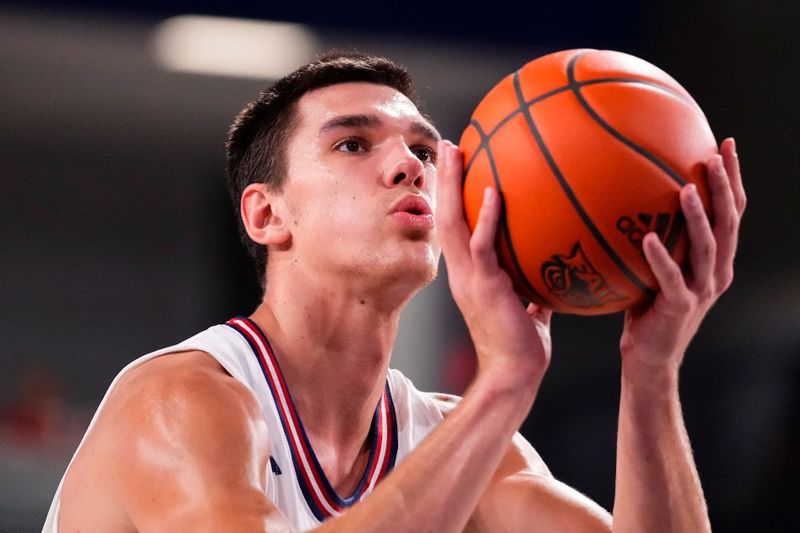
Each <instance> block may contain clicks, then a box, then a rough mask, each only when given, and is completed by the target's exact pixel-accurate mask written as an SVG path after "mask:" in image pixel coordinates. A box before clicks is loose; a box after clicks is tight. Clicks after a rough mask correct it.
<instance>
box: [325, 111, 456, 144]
mask: <svg viewBox="0 0 800 533" xmlns="http://www.w3.org/2000/svg"><path fill="white" fill-rule="evenodd" d="M381 124H382V122H381V119H380V118H378V116H377V115H367V114H363V115H341V116H338V117H333V118H332V119H330V120H328V121H327V122H325V124H323V125H322V127H321V128H320V129H319V135H325V134H326V133H329V132H331V131H333V130H336V129H339V128H377V127H379V126H380V125H381ZM411 132H412V133H415V134H417V135H422V136H423V137H425V138H427V139H429V140H430V141H432V142H434V143H436V142H439V141H440V140H441V139H442V136H441V135H439V132H438V131H436V128H434V127H433V126H431V125H430V124H428V123H427V122H422V121H419V120H415V121H414V122H412V123H411Z"/></svg>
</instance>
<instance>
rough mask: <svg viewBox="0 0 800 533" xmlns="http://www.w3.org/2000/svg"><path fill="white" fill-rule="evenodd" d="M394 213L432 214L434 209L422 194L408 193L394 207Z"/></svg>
mask: <svg viewBox="0 0 800 533" xmlns="http://www.w3.org/2000/svg"><path fill="white" fill-rule="evenodd" d="M392 213H408V214H410V215H416V216H432V215H433V210H432V209H431V205H430V204H429V203H428V201H427V200H425V198H423V197H422V196H420V195H416V194H413V195H408V196H404V197H403V198H401V199H400V201H398V202H397V203H396V204H395V205H394V207H392Z"/></svg>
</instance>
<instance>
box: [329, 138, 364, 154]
mask: <svg viewBox="0 0 800 533" xmlns="http://www.w3.org/2000/svg"><path fill="white" fill-rule="evenodd" d="M334 148H335V149H336V151H337V152H347V153H351V154H357V153H364V152H366V151H367V143H366V141H364V140H363V139H353V138H350V139H345V140H343V141H341V142H340V143H338V144H337V145H336V146H335V147H334Z"/></svg>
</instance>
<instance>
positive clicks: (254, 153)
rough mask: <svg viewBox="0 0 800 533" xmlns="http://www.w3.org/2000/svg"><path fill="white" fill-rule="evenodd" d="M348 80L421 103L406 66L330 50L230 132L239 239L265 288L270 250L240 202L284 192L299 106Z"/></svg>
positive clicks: (269, 92)
mask: <svg viewBox="0 0 800 533" xmlns="http://www.w3.org/2000/svg"><path fill="white" fill-rule="evenodd" d="M348 82H369V83H376V84H380V85H387V86H389V87H392V88H394V89H396V90H397V91H399V92H401V93H402V94H404V95H405V96H406V97H408V98H409V99H411V100H412V101H413V102H414V103H415V104H418V101H417V98H416V95H415V94H414V92H413V88H412V82H411V77H410V76H409V74H408V71H407V70H406V69H405V68H404V67H403V66H401V65H398V64H397V63H395V62H393V61H391V60H389V59H387V58H384V57H378V56H372V55H367V54H363V53H360V52H337V51H333V52H328V53H326V54H324V55H322V56H319V57H318V58H317V59H316V60H314V61H312V62H311V63H308V64H306V65H304V66H303V67H301V68H299V69H297V70H296V71H294V72H292V73H291V74H289V75H287V76H286V77H284V78H281V79H280V80H278V81H277V82H275V83H274V84H273V85H272V86H270V87H268V88H267V89H265V90H264V91H262V92H261V94H259V96H258V98H256V99H255V100H253V101H252V102H249V103H248V104H247V105H246V106H245V107H244V109H242V110H241V111H240V112H239V114H238V115H237V116H236V119H235V120H234V122H233V125H232V126H231V128H230V131H229V133H228V140H227V143H226V144H225V148H226V172H227V184H228V192H229V193H230V197H231V200H232V202H233V206H234V210H235V212H236V218H237V224H238V228H239V237H240V238H241V240H242V243H243V244H244V246H245V248H246V249H247V251H248V253H249V254H250V256H251V257H252V258H253V261H254V262H255V266H256V272H257V273H258V277H259V282H260V283H261V286H262V288H264V285H265V282H266V280H265V273H266V267H267V250H266V246H262V245H260V244H258V243H256V242H253V241H252V240H251V239H250V237H249V236H248V235H247V231H246V230H245V228H244V223H243V221H242V217H241V213H239V204H240V201H241V198H242V193H243V192H244V189H245V188H246V187H247V186H248V185H250V184H251V183H264V184H266V185H267V187H268V188H269V189H270V190H271V191H273V192H280V190H281V189H282V187H283V184H284V182H285V180H286V170H287V162H286V146H287V141H288V139H289V137H290V135H291V133H292V129H293V127H294V124H295V119H296V116H295V108H296V102H297V101H298V100H299V99H300V98H301V97H302V96H303V95H304V94H306V93H307V92H309V91H312V90H314V89H320V88H322V87H328V86H330V85H336V84H339V83H348Z"/></svg>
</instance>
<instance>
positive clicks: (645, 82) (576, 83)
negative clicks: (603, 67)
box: [465, 78, 702, 172]
mask: <svg viewBox="0 0 800 533" xmlns="http://www.w3.org/2000/svg"><path fill="white" fill-rule="evenodd" d="M573 81H574V83H573V84H569V83H568V84H567V85H564V86H562V87H558V88H556V89H552V90H550V91H547V92H546V93H542V94H540V95H539V96H537V97H535V98H532V99H530V100H527V101H526V102H525V105H527V106H528V107H530V106H532V105H534V104H538V103H539V102H541V101H543V100H546V99H548V98H550V97H551V96H555V95H557V94H560V93H563V92H565V91H569V90H574V88H575V87H577V88H581V87H586V86H587V85H599V84H602V83H629V84H631V85H637V84H639V85H647V86H649V87H653V88H654V89H658V90H660V91H663V92H665V93H667V94H669V95H670V96H674V97H675V98H678V99H680V100H683V101H684V102H685V103H686V104H687V105H691V106H693V107H695V108H697V109H698V110H700V108H699V106H698V105H697V102H695V101H694V100H690V99H688V98H686V96H684V95H683V94H680V93H678V92H676V91H674V90H672V89H671V88H669V87H667V86H666V85H661V84H659V83H656V82H653V81H649V80H637V79H635V78H596V79H593V80H586V81H576V80H573ZM700 111H702V110H700ZM520 112H521V110H520V109H515V110H514V111H512V112H511V113H509V114H508V115H507V116H506V117H505V118H504V119H503V120H501V121H500V122H498V123H497V125H496V126H495V127H494V128H492V131H490V132H489V133H488V135H487V137H488V138H489V139H491V138H492V137H494V135H495V134H496V133H497V132H498V131H499V130H500V128H502V127H503V126H505V125H506V123H508V122H509V121H510V120H511V119H513V118H514V117H516V116H517V115H518V114H519V113H520ZM482 149H483V145H481V146H479V147H478V148H477V149H476V150H475V152H474V153H473V154H472V157H471V158H470V160H469V161H468V162H467V167H466V169H465V172H468V171H469V169H470V167H471V166H472V162H473V161H474V160H475V158H476V157H477V156H478V154H480V152H481V150H482Z"/></svg>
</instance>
